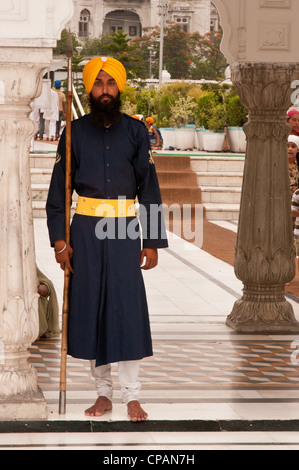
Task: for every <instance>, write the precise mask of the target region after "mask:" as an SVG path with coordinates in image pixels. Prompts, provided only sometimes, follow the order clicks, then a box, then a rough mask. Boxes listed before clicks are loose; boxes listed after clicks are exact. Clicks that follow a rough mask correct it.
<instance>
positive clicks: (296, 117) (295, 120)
mask: <svg viewBox="0 0 299 470" xmlns="http://www.w3.org/2000/svg"><path fill="white" fill-rule="evenodd" d="M287 122H288V124H290V126H291V127H292V130H291V135H297V136H299V110H298V109H290V110H289V111H288V113H287Z"/></svg>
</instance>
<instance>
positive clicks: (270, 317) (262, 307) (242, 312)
mask: <svg viewBox="0 0 299 470" xmlns="http://www.w3.org/2000/svg"><path fill="white" fill-rule="evenodd" d="M226 324H227V325H228V326H229V327H230V328H232V329H233V330H235V331H236V332H238V333H250V334H264V335H269V334H284V335H285V334H298V335H299V322H298V321H297V320H296V318H295V316H294V312H293V307H292V305H291V304H290V303H289V302H288V301H287V300H280V301H278V302H252V301H248V300H244V299H241V300H237V302H235V304H234V307H233V310H232V313H231V314H230V315H229V316H228V317H227V319H226Z"/></svg>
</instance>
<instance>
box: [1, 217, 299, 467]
mask: <svg viewBox="0 0 299 470" xmlns="http://www.w3.org/2000/svg"><path fill="white" fill-rule="evenodd" d="M220 224H221V225H223V226H225V227H226V228H228V229H230V230H233V231H236V229H237V227H236V223H235V222H229V221H228V222H223V223H220ZM34 229H35V245H36V246H35V248H36V256H37V263H38V266H39V268H40V269H41V270H42V271H43V272H44V273H45V274H46V275H47V276H48V277H49V278H50V279H51V280H52V281H53V282H54V284H55V287H56V291H57V294H58V298H59V301H60V304H61V299H62V289H63V272H62V271H61V270H60V268H59V266H58V265H57V264H56V263H55V260H54V256H53V251H52V249H51V248H50V246H49V242H48V234H47V228H46V220H45V219H35V220H34ZM144 279H145V284H146V288H147V295H148V303H149V309H150V320H151V328H152V336H153V344H154V356H153V357H152V358H148V359H146V360H144V361H142V365H141V373H140V378H141V382H142V384H143V387H142V391H141V401H142V403H143V405H144V408H145V409H146V410H147V412H148V414H149V420H148V421H146V422H144V423H131V422H129V420H128V417H127V415H126V408H125V406H124V405H123V404H122V403H121V397H120V388H119V384H118V379H117V371H116V368H113V377H114V381H115V396H114V407H113V410H112V411H111V412H110V413H109V414H107V415H105V416H103V417H101V418H86V417H85V416H84V409H85V408H87V407H88V406H90V405H91V404H92V403H93V401H94V399H95V390H94V385H93V382H92V378H91V377H90V371H89V364H88V362H86V361H81V360H76V359H73V358H68V364H67V394H66V396H67V406H66V414H65V415H59V413H58V400H59V370H60V339H59V338H58V339H51V340H46V339H43V340H40V341H38V342H35V343H34V344H32V346H31V349H30V361H31V362H32V364H34V367H36V369H37V373H38V383H39V386H40V388H41V390H42V392H43V395H44V398H45V401H46V404H47V413H48V416H47V419H46V420H41V421H7V422H5V421H2V422H0V450H23V449H25V450H57V449H59V450H101V452H102V453H103V454H101V455H103V456H105V455H106V454H107V453H108V454H109V455H111V453H114V452H116V451H118V452H121V454H120V455H126V453H127V452H131V454H132V455H133V451H134V452H136V453H137V452H138V451H144V452H147V453H148V454H149V455H153V454H154V452H156V453H157V455H159V454H162V455H163V453H165V452H167V451H168V452H171V453H175V452H178V451H180V454H186V455H189V456H196V455H197V454H196V452H197V451H200V450H247V449H250V450H258V449H263V450H281V449H283V450H299V368H298V363H299V335H283V336H280V335H267V336H266V335H265V336H255V335H239V334H237V333H235V332H234V331H232V330H231V329H230V328H228V327H227V326H226V324H225V320H226V317H227V315H229V313H230V312H231V310H232V307H233V304H234V302H235V301H236V300H237V299H238V298H240V297H241V295H242V284H241V282H240V281H239V280H238V279H236V277H235V275H234V270H233V268H232V267H231V266H230V265H229V264H227V263H225V262H223V261H221V260H219V259H216V258H214V257H212V256H211V255H209V254H208V253H206V252H204V251H202V250H201V249H199V248H197V247H195V246H194V245H191V244H189V243H187V242H185V241H183V240H182V239H180V238H178V237H175V236H172V235H171V234H170V246H169V248H168V249H165V250H160V252H159V266H158V267H157V268H156V269H155V270H152V271H148V272H144ZM288 300H289V301H290V303H291V304H292V306H293V309H294V312H295V316H296V318H297V319H298V320H299V299H297V298H294V297H292V298H289V299H288ZM122 453H123V454H122ZM108 454H107V455H108ZM103 458H104V457H103ZM143 463H144V462H143ZM147 463H149V464H152V462H147Z"/></svg>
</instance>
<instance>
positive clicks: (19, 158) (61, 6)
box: [0, 0, 73, 419]
mask: <svg viewBox="0 0 299 470" xmlns="http://www.w3.org/2000/svg"><path fill="white" fill-rule="evenodd" d="M58 2H59V3H58ZM72 12H73V7H72V0H43V1H42V2H41V1H40V0H10V1H7V2H0V419H41V418H46V404H45V400H44V398H43V395H42V393H41V391H40V390H39V388H38V385H37V373H36V369H35V368H34V367H33V366H32V365H31V364H30V363H29V361H28V357H29V352H28V348H29V346H30V345H31V343H32V342H33V341H34V340H35V339H36V338H37V336H38V331H39V321H38V294H37V273H36V261H35V247H34V233H33V216H32V201H31V184H30V168H29V166H30V164H29V147H30V140H31V138H32V137H33V135H34V133H35V132H36V128H35V126H36V125H35V124H34V123H33V122H32V121H31V120H30V118H29V114H30V112H31V108H30V103H31V102H32V101H33V100H34V98H35V97H36V96H38V95H39V94H40V92H41V84H42V76H43V73H44V71H45V69H46V68H47V67H48V66H49V64H50V63H51V61H52V48H53V47H55V45H56V39H57V38H58V37H59V35H60V31H61V30H62V28H63V27H64V25H65V23H66V22H67V21H68V20H69V19H70V17H71V15H72Z"/></svg>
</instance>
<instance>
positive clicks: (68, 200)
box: [59, 31, 73, 414]
mask: <svg viewBox="0 0 299 470" xmlns="http://www.w3.org/2000/svg"><path fill="white" fill-rule="evenodd" d="M72 56H73V45H72V36H71V33H70V31H69V33H68V45H67V60H68V71H67V98H66V128H65V133H66V134H65V160H66V162H65V241H66V243H67V244H69V243H70V222H71V204H72V167H71V155H72V129H71V124H72V102H73V84H72ZM69 287H70V271H69V269H67V268H66V267H65V269H64V289H63V308H62V338H61V362H60V393H59V414H65V413H66V362H67V329H68V317H69Z"/></svg>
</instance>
